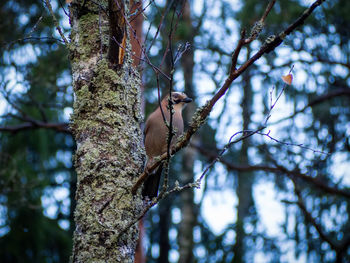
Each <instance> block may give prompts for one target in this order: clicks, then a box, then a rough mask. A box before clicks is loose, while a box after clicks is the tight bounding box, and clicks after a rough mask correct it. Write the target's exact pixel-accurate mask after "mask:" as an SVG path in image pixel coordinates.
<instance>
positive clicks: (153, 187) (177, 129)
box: [142, 92, 192, 199]
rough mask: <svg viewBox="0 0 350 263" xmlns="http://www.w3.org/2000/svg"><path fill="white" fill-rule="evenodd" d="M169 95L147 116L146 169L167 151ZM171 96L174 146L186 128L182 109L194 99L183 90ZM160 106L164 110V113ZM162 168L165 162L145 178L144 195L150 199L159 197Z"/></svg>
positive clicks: (172, 93)
mask: <svg viewBox="0 0 350 263" xmlns="http://www.w3.org/2000/svg"><path fill="white" fill-rule="evenodd" d="M169 97H170V95H167V96H165V98H163V99H162V101H161V103H160V106H159V107H158V108H157V109H156V110H155V111H154V112H152V113H151V114H150V115H149V117H148V118H147V121H146V125H145V130H144V144H145V148H146V155H147V162H146V166H145V169H147V167H148V166H149V165H150V164H152V163H153V161H154V157H156V156H159V155H162V154H163V153H165V152H166V151H167V148H168V134H169V128H168V127H167V126H166V124H165V122H164V118H163V114H164V117H165V119H166V121H167V123H168V124H170V109H169V108H170V107H169ZM170 98H171V102H172V108H173V117H172V130H173V132H174V136H173V137H172V140H171V146H173V145H174V143H175V142H176V140H177V138H178V137H179V136H180V135H181V134H182V133H183V130H184V123H183V119H182V110H183V109H184V108H185V106H186V104H187V103H190V102H191V101H192V99H191V98H189V97H188V96H187V95H186V94H185V93H182V92H171V97H170ZM160 107H161V108H162V110H163V114H162V110H161V108H160ZM162 169H163V164H160V165H159V166H158V168H157V170H156V171H155V172H154V173H152V174H150V175H149V176H148V178H147V179H146V180H145V182H144V185H143V189H142V196H143V197H148V198H149V199H152V198H154V197H157V195H158V188H159V181H160V177H161V174H162Z"/></svg>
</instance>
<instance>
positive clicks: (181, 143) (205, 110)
mask: <svg viewBox="0 0 350 263" xmlns="http://www.w3.org/2000/svg"><path fill="white" fill-rule="evenodd" d="M323 2H324V0H317V1H315V2H314V3H313V4H312V5H311V6H310V7H309V8H307V9H306V10H305V11H304V12H303V14H302V15H301V16H300V17H299V18H298V19H297V20H296V21H295V22H294V23H292V24H291V25H289V26H288V27H287V28H286V29H285V30H284V31H282V32H281V33H280V34H278V36H277V37H274V38H273V39H272V40H271V39H270V40H269V41H268V42H267V43H265V44H264V45H263V46H262V47H261V48H260V50H259V51H258V52H256V53H255V55H253V56H252V57H251V58H250V59H248V60H247V61H246V62H245V63H244V64H243V65H242V66H241V67H240V68H238V69H237V70H234V71H232V72H230V74H229V76H228V77H227V79H226V81H225V83H224V84H223V86H222V87H221V88H220V89H219V90H218V91H217V92H216V94H215V95H214V96H213V97H212V98H211V99H210V100H209V101H207V103H206V104H205V105H204V106H203V107H200V108H199V109H198V110H197V112H196V113H195V114H194V116H193V119H192V122H191V124H190V126H189V129H188V130H187V132H186V133H185V134H184V135H183V136H182V138H181V139H180V140H178V142H177V144H176V145H175V147H174V148H173V149H172V151H171V154H172V155H173V154H175V153H176V152H178V151H179V150H180V149H182V148H184V147H185V146H186V145H187V144H188V143H189V140H190V139H191V137H192V135H193V134H194V133H196V131H197V130H198V129H199V128H200V127H201V126H202V125H203V123H205V121H206V119H207V117H208V116H209V114H210V112H211V110H212V108H213V107H214V105H215V104H216V102H217V101H218V100H219V99H220V98H221V97H222V96H223V95H224V94H225V93H226V91H227V90H228V89H229V87H230V85H231V84H232V82H233V81H234V80H235V79H236V78H238V77H239V76H240V75H241V74H242V73H243V72H244V71H245V70H246V69H247V68H248V67H249V66H251V65H252V64H253V63H254V62H255V61H256V60H258V59H259V58H260V57H262V56H263V55H264V54H265V53H269V52H271V51H272V50H274V49H275V48H276V47H278V46H279V45H280V44H281V43H282V42H283V40H284V38H285V37H286V36H287V35H289V34H290V33H292V32H293V31H294V30H295V29H296V28H297V27H298V26H300V25H302V24H303V23H304V21H305V20H306V19H307V18H308V17H309V16H310V15H311V13H312V12H313V11H314V10H315V8H317V7H318V6H319V5H321V4H322V3H323ZM167 156H168V155H167V153H164V154H162V155H161V156H160V158H158V160H157V161H155V162H154V163H153V164H152V165H151V166H150V167H148V168H147V169H145V171H144V172H143V173H142V174H141V175H140V177H139V178H138V180H137V182H136V183H135V184H134V186H133V187H132V192H133V193H134V194H135V193H136V191H137V189H138V188H139V187H140V186H141V184H142V183H143V181H144V180H145V179H146V178H147V176H148V174H149V173H150V172H152V171H153V170H154V169H155V168H156V167H158V166H159V164H160V163H161V162H162V161H163V160H165V159H166V158H167Z"/></svg>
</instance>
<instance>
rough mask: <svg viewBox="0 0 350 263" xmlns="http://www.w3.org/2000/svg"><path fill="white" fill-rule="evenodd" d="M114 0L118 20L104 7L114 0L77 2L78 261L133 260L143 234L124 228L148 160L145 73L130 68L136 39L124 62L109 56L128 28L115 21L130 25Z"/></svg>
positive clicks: (136, 207)
mask: <svg viewBox="0 0 350 263" xmlns="http://www.w3.org/2000/svg"><path fill="white" fill-rule="evenodd" d="M113 4H116V5H117V6H118V5H119V6H120V7H121V8H119V7H118V8H114V9H113V10H109V11H110V12H111V11H112V12H116V13H114V14H113V17H114V18H116V17H118V18H119V19H115V20H113V21H112V20H110V19H109V18H108V16H107V14H108V12H105V11H106V9H108V7H109V5H111V2H110V1H107V0H104V1H99V2H98V4H96V3H93V2H91V1H74V2H72V4H71V7H70V23H71V26H72V30H71V32H72V33H71V44H70V50H71V54H70V59H71V64H72V73H73V87H74V92H75V102H74V112H73V116H72V124H71V127H72V131H73V134H74V137H75V139H76V142H77V150H76V154H75V167H76V172H77V192H76V200H77V206H76V210H75V223H76V229H75V232H74V246H73V255H72V258H71V260H72V261H73V262H84V263H85V262H130V263H131V262H133V261H134V253H135V248H136V243H137V239H138V231H137V228H136V226H133V227H131V228H130V229H128V230H126V231H125V232H123V233H122V234H120V233H121V231H122V230H124V228H125V226H126V225H127V223H128V222H129V221H130V220H131V219H132V218H134V217H135V215H137V214H138V213H139V211H140V210H141V207H142V202H141V199H140V198H139V197H133V196H132V194H131V192H130V189H131V187H132V185H133V183H134V179H136V178H137V176H138V175H139V174H140V173H141V172H142V170H143V162H144V152H143V147H142V134H141V129H140V123H141V121H142V115H141V111H140V78H139V74H138V72H137V71H136V70H134V68H133V67H132V66H131V65H132V59H131V56H130V52H129V50H130V44H129V40H127V41H126V44H125V48H126V50H125V54H124V57H123V59H122V60H120V59H119V60H118V62H122V64H120V63H116V62H117V59H116V58H111V57H110V56H112V54H115V53H116V50H115V49H117V48H118V47H116V46H115V45H113V46H112V47H111V46H109V45H110V44H111V41H110V38H111V37H115V39H121V36H120V35H113V34H119V33H120V32H122V33H123V34H125V32H126V31H123V30H116V29H115V28H112V27H119V29H120V28H122V27H123V26H125V25H119V24H118V23H119V22H118V21H122V22H123V19H122V18H121V17H124V15H123V13H122V11H121V10H125V12H126V13H127V9H128V8H127V4H128V3H123V2H122V1H120V0H118V1H117V2H114V3H113ZM118 12H119V13H118ZM109 17H110V16H109ZM126 17H127V15H126ZM116 21H117V22H116ZM115 23H117V24H115ZM117 29H118V28H117ZM127 39H128V38H127ZM111 48H112V49H114V50H113V51H111ZM118 52H120V50H119V51H118ZM116 64H117V65H116Z"/></svg>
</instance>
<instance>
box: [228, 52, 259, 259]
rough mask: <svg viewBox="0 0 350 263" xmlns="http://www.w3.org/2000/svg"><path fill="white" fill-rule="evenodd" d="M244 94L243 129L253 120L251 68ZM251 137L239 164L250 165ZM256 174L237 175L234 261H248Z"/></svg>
mask: <svg viewBox="0 0 350 263" xmlns="http://www.w3.org/2000/svg"><path fill="white" fill-rule="evenodd" d="M247 51H248V52H247V58H249V57H250V49H249V48H248V49H247ZM242 86H243V94H242V96H243V97H242V102H241V108H242V120H243V130H248V129H249V124H250V122H251V114H252V105H253V91H252V86H251V83H250V70H247V71H246V72H245V73H244V74H243V80H242ZM248 149H249V139H246V140H243V141H242V147H241V150H240V153H239V164H240V165H249V155H248ZM253 176H254V174H253V173H252V172H238V175H237V189H236V194H237V198H238V205H237V222H236V229H235V230H236V243H235V244H234V247H233V252H234V257H233V260H232V262H233V263H242V262H246V260H245V256H246V253H247V252H248V251H247V250H246V248H245V244H246V240H245V238H246V236H247V235H246V233H245V229H244V225H245V223H247V221H248V220H249V217H250V216H251V215H252V209H253V207H254V204H253V181H254V177H253Z"/></svg>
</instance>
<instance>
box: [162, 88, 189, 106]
mask: <svg viewBox="0 0 350 263" xmlns="http://www.w3.org/2000/svg"><path fill="white" fill-rule="evenodd" d="M168 101H169V95H168V96H166V97H165V98H164V99H163V102H164V103H165V104H166V105H168ZM171 101H172V103H173V106H174V107H175V108H181V109H182V108H184V106H185V105H186V104H187V103H190V102H191V101H192V99H191V98H189V97H188V96H187V95H186V94H185V93H183V92H172V93H171Z"/></svg>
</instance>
